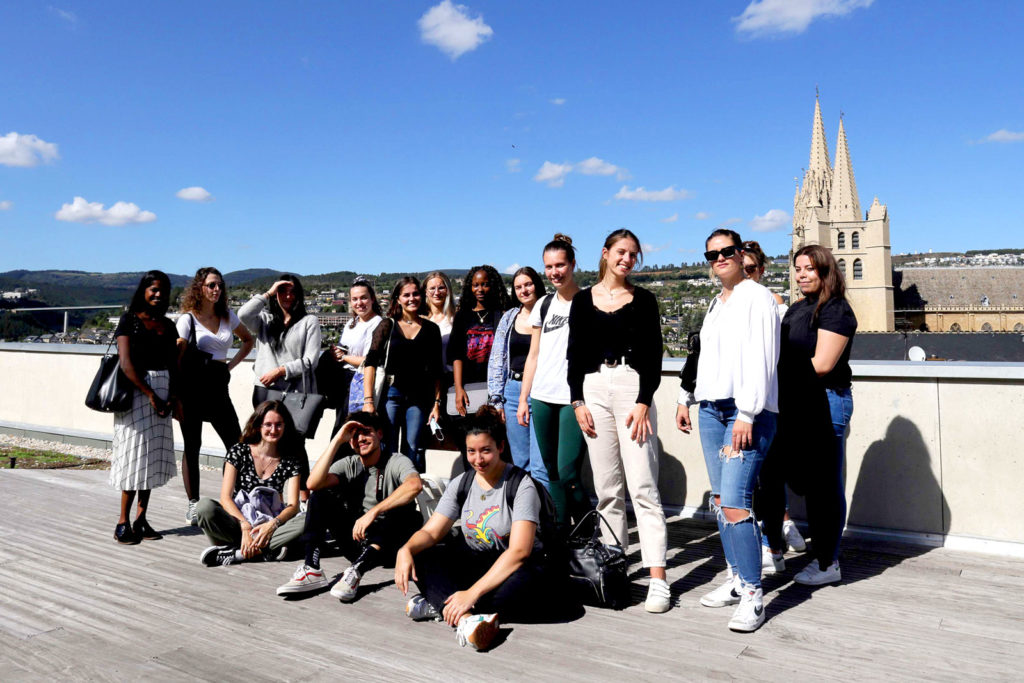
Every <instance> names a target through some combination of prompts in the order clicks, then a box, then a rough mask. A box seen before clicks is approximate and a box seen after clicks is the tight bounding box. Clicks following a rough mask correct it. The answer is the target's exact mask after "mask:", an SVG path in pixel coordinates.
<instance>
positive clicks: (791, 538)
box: [782, 519, 807, 553]
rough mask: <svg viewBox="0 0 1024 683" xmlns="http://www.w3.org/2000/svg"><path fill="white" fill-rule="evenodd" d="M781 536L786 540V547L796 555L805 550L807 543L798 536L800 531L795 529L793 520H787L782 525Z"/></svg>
mask: <svg viewBox="0 0 1024 683" xmlns="http://www.w3.org/2000/svg"><path fill="white" fill-rule="evenodd" d="M782 536H783V538H785V539H786V545H788V546H789V547H790V548H792V549H793V550H795V551H797V552H798V553H802V552H804V551H805V550H807V543H806V542H805V541H804V537H803V536H801V535H800V530H799V529H797V528H796V523H795V522H794V521H793V520H791V519H787V520H786V521H785V522H783V523H782Z"/></svg>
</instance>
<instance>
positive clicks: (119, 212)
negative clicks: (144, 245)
mask: <svg viewBox="0 0 1024 683" xmlns="http://www.w3.org/2000/svg"><path fill="white" fill-rule="evenodd" d="M54 218H56V219H57V220H59V221H68V222H69V223H102V224H103V225H127V224H129V223H152V222H153V221H155V220H156V214H155V213H153V212H152V211H143V210H142V209H140V208H139V207H138V206H136V205H135V204H133V203H131V202H117V203H116V204H114V205H113V206H111V207H110V208H109V209H105V208H103V205H102V204H100V203H99V202H87V201H86V200H85V199H84V198H83V197H75V199H74V201H73V202H71V203H70V204H64V205H63V206H61V207H60V211H58V212H57V213H55V214H54Z"/></svg>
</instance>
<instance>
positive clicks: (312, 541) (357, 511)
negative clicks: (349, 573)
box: [301, 483, 423, 564]
mask: <svg viewBox="0 0 1024 683" xmlns="http://www.w3.org/2000/svg"><path fill="white" fill-rule="evenodd" d="M362 501H363V491H362V487H358V491H356V490H354V489H353V488H351V487H346V486H345V484H344V483H343V484H342V485H340V486H336V487H334V488H329V489H321V490H319V491H313V492H312V493H311V494H309V502H308V503H307V504H306V524H305V526H304V527H303V528H302V539H301V540H302V543H303V546H304V548H305V550H306V553H307V557H308V555H309V553H310V552H311V551H312V550H313V549H318V550H319V549H322V548H323V546H324V543H325V541H326V538H327V532H328V531H330V532H331V536H332V537H333V538H334V539H335V540H336V541H337V542H338V545H339V547H340V548H341V552H342V554H343V555H345V556H346V557H348V558H349V559H350V560H354V559H355V558H356V556H358V555H359V553H360V552H361V551H362V549H363V548H364V547H365V546H367V545H376V546H377V547H378V548H380V551H381V552H380V560H381V562H382V563H384V564H392V563H394V561H395V553H397V552H398V549H399V548H401V547H402V546H403V545H405V542H406V541H408V540H409V537H410V536H412V535H413V534H414V533H416V531H417V530H419V528H420V527H421V526H422V525H423V516H422V515H421V514H420V513H419V511H418V510H417V509H416V506H415V504H410V505H405V506H403V507H400V508H394V509H392V510H388V511H387V512H386V513H384V514H382V515H381V516H380V517H378V518H377V520H376V521H375V522H374V523H373V524H371V525H370V526H369V528H367V530H366V540H364V541H362V542H358V541H356V540H354V539H353V538H352V526H353V525H354V524H355V521H356V520H357V519H359V517H361V516H362V515H363V512H364V510H363V509H362Z"/></svg>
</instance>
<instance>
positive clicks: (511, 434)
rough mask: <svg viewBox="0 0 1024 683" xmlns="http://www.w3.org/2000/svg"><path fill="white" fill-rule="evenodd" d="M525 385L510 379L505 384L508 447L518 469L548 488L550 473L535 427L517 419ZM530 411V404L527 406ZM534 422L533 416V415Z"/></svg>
mask: <svg viewBox="0 0 1024 683" xmlns="http://www.w3.org/2000/svg"><path fill="white" fill-rule="evenodd" d="M522 388H523V383H522V382H520V381H519V380H516V379H512V378H511V377H509V379H508V381H507V382H505V405H504V409H505V429H506V431H507V432H508V445H509V448H510V449H511V451H512V463H513V464H514V465H515V466H516V467H521V468H522V469H524V470H526V471H527V472H529V473H530V474H531V475H533V478H534V479H536V480H537V482H538V483H540V484H543V485H544V488H548V471H547V468H545V467H544V459H543V458H541V456H540V447H539V446H538V445H537V440H536V439H534V438H533V427H532V425H531V426H527V427H524V426H522V425H521V424H519V421H518V420H517V419H516V411H517V410H519V392H520V391H521V390H522ZM527 410H529V404H527ZM531 422H532V414H531Z"/></svg>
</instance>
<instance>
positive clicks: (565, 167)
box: [533, 161, 572, 187]
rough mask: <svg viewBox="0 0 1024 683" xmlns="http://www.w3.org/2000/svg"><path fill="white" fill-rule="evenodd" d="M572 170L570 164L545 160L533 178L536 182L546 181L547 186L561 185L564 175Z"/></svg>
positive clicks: (563, 182) (563, 181)
mask: <svg viewBox="0 0 1024 683" xmlns="http://www.w3.org/2000/svg"><path fill="white" fill-rule="evenodd" d="M571 172H572V164H553V163H551V162H550V161H545V162H544V165H543V166H541V167H540V170H539V171H537V175H535V176H533V179H534V180H536V181H537V182H538V183H547V184H548V187H561V186H562V185H564V184H565V176H567V175H569V174H570V173H571Z"/></svg>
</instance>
